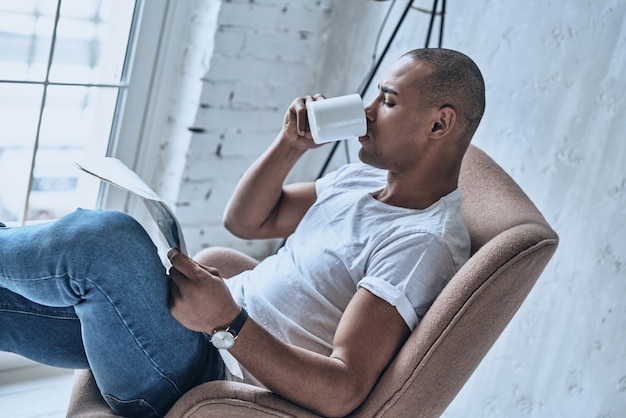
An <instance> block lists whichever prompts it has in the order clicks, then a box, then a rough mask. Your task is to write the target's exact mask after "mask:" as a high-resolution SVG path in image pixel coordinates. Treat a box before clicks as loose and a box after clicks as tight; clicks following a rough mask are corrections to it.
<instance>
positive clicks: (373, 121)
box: [359, 57, 431, 171]
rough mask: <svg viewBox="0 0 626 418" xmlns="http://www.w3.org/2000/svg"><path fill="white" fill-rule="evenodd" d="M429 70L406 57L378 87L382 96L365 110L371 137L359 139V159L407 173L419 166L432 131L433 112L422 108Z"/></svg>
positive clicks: (383, 78)
mask: <svg viewBox="0 0 626 418" xmlns="http://www.w3.org/2000/svg"><path fill="white" fill-rule="evenodd" d="M426 71H427V67H426V66H425V64H424V63H422V62H420V61H414V60H412V59H410V58H407V57H403V58H400V59H399V60H398V61H396V62H395V63H394V64H392V66H391V67H390V69H389V71H388V72H387V73H386V74H385V75H384V76H383V77H382V79H381V81H380V84H379V85H378V95H377V96H376V97H375V98H374V99H373V100H372V102H371V103H370V104H369V105H368V106H367V107H366V108H365V112H366V115H367V135H366V136H364V137H361V138H359V142H360V143H361V150H360V151H359V158H360V159H361V161H363V162H364V163H366V164H370V165H372V166H374V167H379V168H383V169H386V170H392V171H403V170H406V169H408V168H410V167H412V166H415V164H417V161H418V158H419V154H420V149H421V147H422V144H423V141H422V138H424V137H425V135H427V134H428V130H429V129H430V128H431V127H429V126H428V123H427V122H426V116H427V114H428V113H429V111H428V110H427V109H422V107H421V106H420V97H421V89H422V85H423V82H422V78H423V77H424V75H425V74H426Z"/></svg>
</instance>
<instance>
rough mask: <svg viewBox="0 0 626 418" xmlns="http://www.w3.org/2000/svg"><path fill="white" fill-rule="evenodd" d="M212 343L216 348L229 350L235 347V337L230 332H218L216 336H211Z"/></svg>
mask: <svg viewBox="0 0 626 418" xmlns="http://www.w3.org/2000/svg"><path fill="white" fill-rule="evenodd" d="M211 343H212V344H213V345H214V346H215V348H219V349H220V350H228V349H229V348H231V347H232V346H233V345H235V337H234V336H233V334H231V333H230V332H228V331H216V332H215V334H213V335H212V336H211Z"/></svg>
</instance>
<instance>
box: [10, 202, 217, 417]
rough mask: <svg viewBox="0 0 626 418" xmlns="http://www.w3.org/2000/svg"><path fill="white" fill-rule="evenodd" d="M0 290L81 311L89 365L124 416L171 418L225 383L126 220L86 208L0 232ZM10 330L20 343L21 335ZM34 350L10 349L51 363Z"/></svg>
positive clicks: (141, 237)
mask: <svg viewBox="0 0 626 418" xmlns="http://www.w3.org/2000/svg"><path fill="white" fill-rule="evenodd" d="M0 287H3V288H5V289H7V290H8V291H10V292H12V293H16V294H19V295H21V296H23V297H24V298H26V299H28V300H29V301H31V302H34V303H37V304H39V305H43V306H49V307H59V308H60V310H64V312H66V313H70V314H71V309H73V310H74V312H75V315H76V318H78V319H79V320H80V329H81V332H82V343H83V345H84V351H85V353H86V357H87V359H88V362H89V366H90V367H91V369H92V370H93V373H94V376H95V378H96V381H97V383H98V386H99V388H100V390H101V391H102V392H103V395H104V396H105V399H106V400H107V402H108V403H109V405H111V406H112V407H113V408H114V409H115V410H116V412H118V413H121V414H123V415H128V416H142V414H145V415H146V416H150V415H164V414H165V413H166V412H167V410H168V409H169V408H170V407H171V405H172V404H173V403H174V402H175V401H176V399H178V397H180V395H181V394H182V393H184V392H185V391H187V390H188V389H190V388H191V387H193V386H195V385H197V384H199V383H201V382H204V381H207V380H213V379H219V378H222V377H223V374H224V370H223V364H222V362H221V359H220V358H219V355H218V353H217V351H216V350H214V349H213V348H212V346H211V344H210V343H209V342H208V340H207V338H206V337H205V336H204V335H202V334H198V333H195V332H192V331H189V330H187V329H186V328H184V327H183V326H182V325H180V324H179V323H178V322H177V321H176V320H175V319H174V318H173V317H172V316H171V315H170V313H169V306H168V298H169V286H168V277H167V274H166V272H165V269H164V267H163V266H162V265H161V261H160V259H159V257H158V254H157V252H156V248H155V247H154V245H153V244H152V242H151V240H150V238H149V236H148V235H147V234H146V233H145V231H144V230H143V228H142V227H141V226H140V225H139V224H138V223H137V222H135V221H134V220H133V219H132V218H130V217H129V216H127V215H124V214H121V213H119V212H103V211H83V210H79V211H76V212H74V213H72V214H70V215H68V216H66V217H64V218H62V219H60V220H59V221H57V222H53V223H49V224H42V225H36V226H27V227H19V228H0ZM6 294H8V292H6ZM2 295H3V294H2V293H0V297H3V296H2ZM0 303H5V304H7V303H8V302H6V301H5V302H2V301H1V300H0ZM5 311H6V309H5ZM22 314H23V315H27V313H22ZM0 315H3V316H4V315H5V313H4V312H2V311H0ZM70 316H71V315H70ZM52 322H53V321H49V323H50V327H53V326H58V325H52V324H51V323H52ZM57 323H58V320H57ZM0 324H2V323H0ZM5 326H6V325H5ZM36 326H37V327H38V328H42V327H43V325H42V323H38V325H36ZM5 331H6V332H7V333H12V334H13V337H12V338H13V339H16V338H17V337H15V335H17V334H19V332H20V330H19V329H14V328H11V329H9V330H0V333H2V335H3V336H4V335H5ZM64 332H68V331H67V330H66V331H64ZM75 332H76V331H75V328H74V331H72V332H71V333H73V334H75ZM74 339H75V337H74ZM22 343H23V344H26V345H28V344H29V343H28V341H23V342H22ZM73 345H74V346H76V345H78V344H77V343H76V342H74V343H73ZM33 346H34V344H30V347H29V348H22V349H19V348H18V347H13V348H12V350H13V351H21V352H24V353H28V351H30V353H29V355H30V356H31V357H37V356H38V355H42V354H41V353H42V352H43V354H44V355H46V356H50V354H49V353H46V351H47V350H49V348H48V347H46V348H41V350H40V351H39V350H38V349H37V348H36V347H34V348H33ZM72 351H74V352H80V351H81V349H80V347H72ZM74 356H76V354H75V353H74V354H73V355H72V357H74ZM61 357H63V356H61ZM69 357H70V356H69V355H68V358H69ZM56 361H57V362H58V361H59V360H58V359H57V360H56ZM72 361H77V360H76V359H73V360H72Z"/></svg>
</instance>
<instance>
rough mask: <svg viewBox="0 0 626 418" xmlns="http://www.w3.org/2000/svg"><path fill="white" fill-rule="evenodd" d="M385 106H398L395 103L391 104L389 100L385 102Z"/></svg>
mask: <svg viewBox="0 0 626 418" xmlns="http://www.w3.org/2000/svg"><path fill="white" fill-rule="evenodd" d="M383 104H384V105H385V106H387V107H394V106H395V105H396V104H395V103H393V102H390V101H388V100H385V101H384V102H383Z"/></svg>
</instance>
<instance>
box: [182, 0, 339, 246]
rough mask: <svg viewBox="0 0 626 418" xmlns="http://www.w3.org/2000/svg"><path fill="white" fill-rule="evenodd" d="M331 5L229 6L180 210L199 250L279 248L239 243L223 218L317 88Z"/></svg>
mask: <svg viewBox="0 0 626 418" xmlns="http://www.w3.org/2000/svg"><path fill="white" fill-rule="evenodd" d="M329 4H330V2H319V1H307V2H299V3H297V4H293V3H290V2H277V1H255V2H249V1H229V2H223V3H222V4H221V8H220V13H219V16H218V20H217V27H216V32H215V47H214V51H213V55H212V56H211V57H210V63H209V68H208V71H206V73H205V75H204V76H203V78H202V92H201V94H200V99H199V105H198V108H197V111H196V116H195V120H194V124H193V126H194V128H195V131H196V133H194V134H193V135H191V138H190V142H189V149H188V152H187V158H186V164H185V167H184V171H183V173H182V179H181V183H180V190H179V195H178V199H177V200H178V201H177V204H176V207H177V213H178V215H179V217H180V219H181V224H182V226H183V228H184V229H185V233H186V237H187V241H188V246H189V249H190V251H191V252H195V251H197V250H199V249H200V248H202V247H206V246H211V245H228V246H233V247H235V248H238V249H241V250H244V251H246V252H247V253H250V254H252V255H253V256H257V257H263V256H266V255H268V254H269V253H271V252H273V251H274V249H275V245H276V243H275V242H273V243H272V242H270V243H267V242H252V243H250V242H244V241H241V240H238V239H236V238H234V237H232V236H231V235H230V234H228V233H227V232H226V231H225V230H224V229H223V227H222V223H221V218H222V213H223V210H224V208H225V205H226V203H227V201H228V198H229V197H230V195H231V193H232V191H233V189H234V187H235V185H236V183H237V181H238V180H239V178H240V176H241V174H242V173H243V171H245V169H246V168H247V167H248V166H249V165H250V164H251V162H252V161H253V160H254V159H256V158H257V157H258V156H259V155H260V154H261V153H262V152H263V150H265V148H267V146H268V145H269V143H270V142H271V141H272V140H273V139H274V137H275V135H276V133H277V132H278V130H279V129H280V126H281V123H282V118H283V115H284V112H285V110H286V108H287V106H288V104H289V103H290V102H291V100H293V98H294V97H296V96H297V95H300V94H303V93H306V92H308V91H309V90H310V86H311V84H312V80H313V74H314V73H315V72H316V50H317V49H318V48H321V46H320V44H323V43H324V42H325V40H324V38H323V36H321V33H322V32H323V31H324V28H325V26H326V25H327V22H328V19H329V15H330V11H329Z"/></svg>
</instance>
